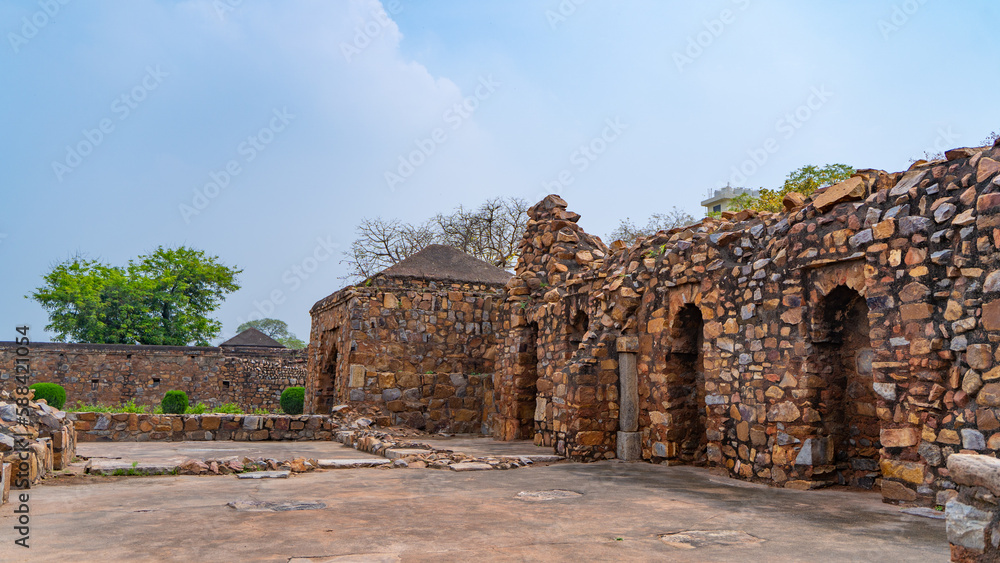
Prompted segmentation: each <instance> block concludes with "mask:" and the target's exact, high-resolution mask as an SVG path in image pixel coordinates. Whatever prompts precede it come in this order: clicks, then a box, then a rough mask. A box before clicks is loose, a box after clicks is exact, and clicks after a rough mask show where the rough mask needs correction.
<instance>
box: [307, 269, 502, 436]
mask: <svg viewBox="0 0 1000 563" xmlns="http://www.w3.org/2000/svg"><path fill="white" fill-rule="evenodd" d="M501 289H502V284H485V283H465V282H448V281H440V280H438V281H435V280H420V279H400V278H394V277H388V276H376V277H374V278H373V279H372V280H371V281H370V283H368V284H361V285H356V286H350V287H347V288H345V289H342V290H340V291H338V292H336V293H334V294H333V295H331V296H329V297H327V298H326V299H323V300H322V301H320V302H318V303H317V304H316V305H315V306H314V307H313V309H312V311H311V314H312V318H313V321H312V333H311V336H310V346H309V381H308V382H307V384H306V409H307V412H312V413H317V414H325V413H328V412H329V411H330V408H331V407H332V406H335V405H338V404H341V403H347V402H352V403H360V402H364V403H369V404H377V405H381V406H382V407H383V409H384V411H385V412H386V419H387V420H386V421H387V422H388V423H389V424H401V425H407V426H411V427H414V428H420V429H426V430H428V431H440V430H447V431H450V432H480V431H482V424H483V422H484V418H483V412H484V407H485V405H488V404H489V403H490V402H491V398H489V397H486V396H485V395H486V393H487V392H488V391H489V390H490V389H491V387H492V386H491V385H487V384H486V383H485V382H486V380H488V379H491V377H492V376H491V375H488V374H491V373H492V370H493V358H494V356H495V354H496V350H495V346H494V343H495V336H494V332H493V331H494V329H493V327H494V324H495V323H496V318H497V311H496V307H495V302H496V301H497V300H498V299H499V297H500V295H501Z"/></svg>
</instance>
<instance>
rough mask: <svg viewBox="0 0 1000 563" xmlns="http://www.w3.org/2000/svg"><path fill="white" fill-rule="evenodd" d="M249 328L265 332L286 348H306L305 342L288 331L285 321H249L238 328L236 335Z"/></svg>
mask: <svg viewBox="0 0 1000 563" xmlns="http://www.w3.org/2000/svg"><path fill="white" fill-rule="evenodd" d="M248 328H255V329H257V330H259V331H261V332H263V333H264V334H266V335H268V336H270V337H271V338H273V339H275V340H277V341H278V342H281V343H282V344H283V345H284V346H285V347H286V348H296V349H297V348H305V347H306V343H305V342H303V341H301V340H299V339H298V338H296V336H295V335H294V334H292V332H291V331H289V330H288V323H286V322H285V321H279V320H278V319H260V320H252V321H247V322H245V323H243V324H241V325H240V326H239V327H237V328H236V333H237V334H239V333H241V332H243V331H244V330H246V329H248Z"/></svg>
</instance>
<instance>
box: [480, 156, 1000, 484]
mask: <svg viewBox="0 0 1000 563" xmlns="http://www.w3.org/2000/svg"><path fill="white" fill-rule="evenodd" d="M998 161H1000V148H995V147H994V148H990V147H987V148H980V149H958V150H955V151H949V152H948V159H947V160H944V161H937V162H932V163H924V162H920V163H917V164H916V165H914V166H913V167H912V168H911V170H908V171H906V172H901V173H894V174H889V173H885V172H882V171H876V170H861V171H859V172H858V173H857V174H856V175H855V176H854V177H853V178H851V179H850V180H847V181H846V182H843V183H841V184H838V185H836V186H832V187H830V188H827V189H826V190H824V191H822V192H821V193H819V194H817V195H816V196H815V197H814V198H813V199H812V200H811V201H808V200H805V198H801V197H797V194H794V195H792V196H790V197H789V198H786V202H785V203H786V211H785V212H783V213H755V212H749V211H746V212H740V213H735V214H734V213H724V214H723V216H722V217H721V218H718V219H706V220H704V221H702V222H700V223H698V224H695V225H692V226H690V227H686V228H678V229H674V230H671V231H669V232H660V233H658V234H657V235H655V236H653V237H650V238H648V239H645V240H641V241H639V242H638V243H636V244H635V245H633V246H632V247H625V246H624V245H620V244H618V245H614V246H613V247H612V248H608V247H606V246H605V245H604V244H603V243H602V242H601V241H600V240H599V239H597V238H596V237H593V236H590V235H587V234H586V233H585V232H583V231H582V230H581V229H580V227H579V226H578V225H577V224H576V223H577V220H578V219H579V215H577V214H575V213H571V212H568V211H567V210H566V203H565V202H564V201H562V200H561V199H560V198H559V197H558V196H549V197H548V198H546V199H545V200H543V201H542V202H540V203H539V204H538V205H536V206H535V207H533V208H532V209H531V211H530V212H529V215H530V217H531V219H530V221H529V223H528V227H527V231H526V233H525V236H524V240H523V241H522V243H521V247H520V250H521V258H520V261H519V263H518V267H517V272H516V273H517V275H516V277H515V278H513V279H511V280H510V282H509V283H508V284H507V290H506V294H505V297H504V299H503V301H502V302H501V304H500V306H499V307H500V318H501V320H500V324H499V327H500V328H499V330H501V338H502V341H501V342H502V345H501V346H500V347H499V348H498V349H499V356H498V358H497V369H496V376H495V385H496V389H495V393H496V401H497V411H498V417H497V424H496V425H495V426H494V428H493V430H494V433H495V435H497V436H498V437H501V438H504V439H510V438H515V437H531V436H534V439H535V440H536V442H539V443H543V444H551V445H552V446H553V447H554V448H555V450H556V452H557V453H564V452H565V453H566V454H567V455H569V456H570V457H572V458H574V459H578V460H593V459H601V458H608V457H614V456H616V449H617V445H618V444H617V440H618V436H619V432H635V433H637V434H635V437H636V441H637V442H638V443H637V444H636V445H637V447H638V448H639V450H640V452H641V454H640V455H641V456H642V457H643V458H644V459H648V460H651V461H656V462H666V463H707V464H711V465H715V466H720V467H725V468H726V469H727V470H728V471H729V472H730V474H731V475H733V476H734V477H739V478H743V479H748V480H755V481H763V482H768V483H773V484H777V485H782V486H787V487H799V488H812V487H817V486H823V485H829V484H847V485H852V486H856V487H861V488H874V487H879V488H880V489H881V491H882V493H883V495H884V496H885V498H887V499H889V500H899V501H921V502H928V503H929V502H932V501H933V496H934V491H935V490H940V489H943V488H947V487H948V486H949V484H950V481H949V478H948V474H947V471H946V470H944V463H945V460H946V459H947V457H948V455H950V454H951V453H954V452H957V451H959V450H962V449H965V450H974V451H980V452H983V453H989V454H991V455H995V454H996V453H997V451H998V450H1000V433H998V431H1000V422H998V420H1000V418H998V416H997V415H998V412H997V410H996V409H997V407H1000V352H998V351H997V345H996V343H997V341H1000V273H997V272H995V270H997V269H998V261H1000V252H998V248H1000V214H998V212H1000V186H998V183H1000V180H998V178H1000V177H998V176H997V175H996V174H997V172H1000V162H998ZM620 338H634V348H630V347H629V346H628V342H629V341H628V340H619V339H620ZM620 343H621V344H623V345H624V347H620ZM632 355H634V360H635V371H636V379H637V381H636V386H637V389H636V390H635V396H634V397H633V398H631V399H629V398H626V397H625V396H624V394H623V393H624V390H625V389H626V388H627V386H626V385H623V384H621V383H620V382H619V377H620V376H621V375H622V374H623V373H624V371H623V370H622V367H623V366H622V359H629V360H630V361H631V357H632ZM619 394H622V396H621V397H620V396H619ZM623 401H628V402H634V404H628V405H627V404H623ZM626 407H629V408H628V409H626ZM633 408H634V409H635V410H636V411H637V413H638V417H637V418H638V420H637V421H636V424H635V428H634V429H633V428H628V426H629V425H628V424H625V426H626V427H623V425H622V423H628V422H629V421H627V420H624V419H620V417H619V412H620V411H621V412H625V411H626V410H631V409H633ZM529 415H530V416H529Z"/></svg>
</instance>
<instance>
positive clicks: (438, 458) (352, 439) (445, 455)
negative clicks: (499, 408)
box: [336, 429, 565, 471]
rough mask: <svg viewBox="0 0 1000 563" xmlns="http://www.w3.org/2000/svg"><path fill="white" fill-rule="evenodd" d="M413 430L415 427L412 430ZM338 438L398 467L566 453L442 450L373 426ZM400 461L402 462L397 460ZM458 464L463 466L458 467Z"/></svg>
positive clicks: (540, 458)
mask: <svg viewBox="0 0 1000 563" xmlns="http://www.w3.org/2000/svg"><path fill="white" fill-rule="evenodd" d="M410 434H412V431H411V432H410ZM336 438H337V440H338V441H340V442H341V443H343V444H345V445H347V446H351V447H352V448H354V449H356V450H360V451H363V452H368V453H372V454H375V455H380V456H384V457H386V458H388V459H390V460H393V462H392V463H388V464H382V465H379V467H384V468H388V467H394V468H404V467H409V468H415V469H416V468H420V469H423V468H430V469H449V468H450V469H454V470H455V471H472V470H474V469H477V470H484V469H516V468H518V467H526V466H528V465H532V464H534V463H553V462H558V461H562V460H564V459H565V457H564V456H559V455H551V454H529V455H520V456H488V457H476V456H469V455H466V454H462V453H456V452H453V451H451V450H438V449H435V448H433V447H431V446H429V445H427V444H422V443H419V442H410V441H404V440H402V439H401V438H400V437H398V436H396V435H395V434H394V433H389V432H382V431H379V430H373V429H364V430H344V431H341V432H337V434H336ZM397 462H400V463H397ZM455 465H458V466H459V468H458V469H455V467H454V466H455Z"/></svg>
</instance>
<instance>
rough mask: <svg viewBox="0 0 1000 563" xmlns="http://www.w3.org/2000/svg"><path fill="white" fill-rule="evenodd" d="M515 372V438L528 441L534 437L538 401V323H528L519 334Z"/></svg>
mask: <svg viewBox="0 0 1000 563" xmlns="http://www.w3.org/2000/svg"><path fill="white" fill-rule="evenodd" d="M515 370H516V373H515V377H514V392H515V401H516V402H517V420H518V435H517V436H516V437H517V438H520V439H529V440H530V439H533V438H534V436H535V408H536V407H537V401H538V323H530V324H529V325H528V326H527V328H526V329H524V330H523V331H522V332H521V339H520V342H518V344H517V366H516V367H515Z"/></svg>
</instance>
